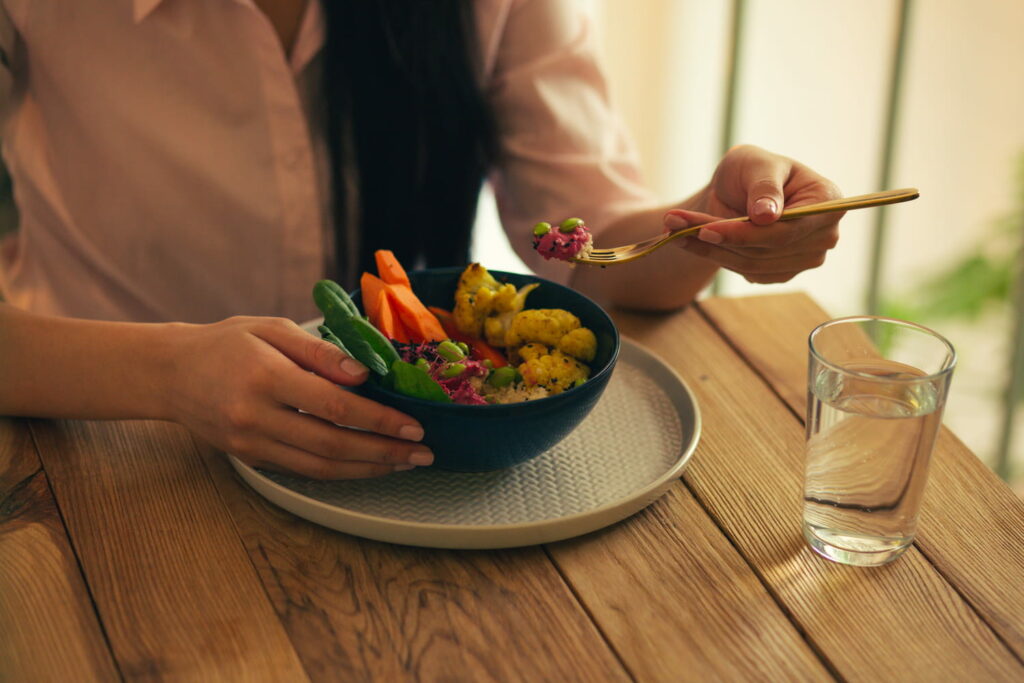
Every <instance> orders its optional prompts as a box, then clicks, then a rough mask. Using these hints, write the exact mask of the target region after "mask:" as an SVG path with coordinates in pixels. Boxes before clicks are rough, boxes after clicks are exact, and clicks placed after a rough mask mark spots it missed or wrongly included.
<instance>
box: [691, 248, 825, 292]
mask: <svg viewBox="0 0 1024 683" xmlns="http://www.w3.org/2000/svg"><path fill="white" fill-rule="evenodd" d="M679 241H680V242H683V244H682V245H681V246H682V247H683V248H684V249H685V250H686V251H689V252H690V253H692V254H695V255H697V256H700V257H702V258H706V259H709V260H711V261H714V262H715V263H717V264H718V265H720V266H721V267H723V268H726V269H728V270H732V271H734V272H736V273H739V274H740V275H743V276H744V277H745V278H746V279H747V280H749V281H750V282H758V283H764V284H767V283H773V282H785V281H787V280H790V279H791V278H793V277H794V276H795V275H797V274H798V273H800V272H802V271H804V270H809V269H812V268H817V267H819V266H821V265H822V264H823V263H824V262H825V255H826V253H827V251H828V249H830V248H831V247H832V246H834V244H835V240H834V239H832V238H826V239H824V240H818V239H814V240H806V241H805V242H806V243H798V244H797V245H796V246H794V247H790V248H787V249H784V250H771V249H759V248H753V247H751V248H746V249H736V250H732V249H727V248H723V247H719V246H715V245H712V244H708V243H706V242H701V241H700V240H697V239H694V238H692V237H685V238H683V239H682V240H679Z"/></svg>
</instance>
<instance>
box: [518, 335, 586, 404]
mask: <svg viewBox="0 0 1024 683" xmlns="http://www.w3.org/2000/svg"><path fill="white" fill-rule="evenodd" d="M519 355H520V356H521V357H522V358H523V362H522V363H520V364H519V367H518V368H517V369H518V370H519V374H521V375H522V376H523V382H524V383H525V384H526V385H527V386H531V387H532V386H540V387H544V388H545V389H547V390H548V393H549V394H560V393H562V392H563V391H565V390H566V389H571V388H572V387H574V386H576V385H577V384H579V383H581V382H585V381H587V379H588V378H589V377H590V368H588V367H587V366H586V365H584V364H583V363H581V362H579V361H578V360H576V359H575V358H573V357H571V356H567V355H565V354H564V353H562V352H561V351H559V350H558V349H553V350H548V348H547V347H546V346H544V345H543V344H539V343H537V342H531V343H528V344H525V345H524V346H523V347H522V348H521V349H519Z"/></svg>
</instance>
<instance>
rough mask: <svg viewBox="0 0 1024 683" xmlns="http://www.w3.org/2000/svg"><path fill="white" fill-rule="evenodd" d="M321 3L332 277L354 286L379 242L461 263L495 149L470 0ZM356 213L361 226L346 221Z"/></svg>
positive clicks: (422, 259)
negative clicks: (334, 271) (324, 28)
mask: <svg viewBox="0 0 1024 683" xmlns="http://www.w3.org/2000/svg"><path fill="white" fill-rule="evenodd" d="M323 7H324V10H325V15H326V25H327V37H326V41H325V45H324V71H323V73H324V82H323V92H324V97H325V101H326V116H327V124H326V132H327V142H328V146H329V148H330V152H331V160H332V164H331V166H332V169H331V170H332V173H333V181H332V187H333V192H334V197H333V200H334V219H335V238H336V239H335V243H336V245H337V246H336V250H335V254H336V263H337V268H338V273H337V274H336V275H337V276H339V277H340V278H341V279H343V280H345V281H346V282H347V284H348V285H350V286H351V285H352V284H354V279H355V278H356V277H357V276H358V273H359V272H361V271H362V270H365V269H367V268H368V267H369V266H370V265H371V264H372V262H373V252H374V251H375V250H376V249H391V250H392V251H394V252H395V255H396V256H397V257H398V259H399V260H400V261H401V262H402V263H403V264H405V265H406V267H408V268H413V267H417V266H442V265H460V264H463V263H466V262H467V261H468V258H469V244H470V232H471V229H472V225H473V219H474V216H475V214H476V204H477V197H478V195H479V192H480V186H481V182H482V181H483V178H484V175H485V174H486V172H487V169H488V167H489V166H490V165H491V164H492V163H493V162H494V160H495V158H496V156H497V134H496V129H495V123H494V118H493V115H492V113H491V110H490V108H489V106H488V103H487V102H486V100H485V98H484V93H483V92H482V89H481V77H480V62H481V57H480V51H479V49H478V46H477V39H476V28H475V24H474V17H473V11H472V0H325V1H324V3H323ZM353 221H357V224H358V226H359V229H358V230H351V229H349V230H346V227H347V225H349V224H350V223H351V222H353ZM353 234H355V235H357V238H358V239H356V240H353V239H352V238H351V235H353ZM353 252H354V253H353ZM354 255H357V256H356V257H355V258H353V256H354Z"/></svg>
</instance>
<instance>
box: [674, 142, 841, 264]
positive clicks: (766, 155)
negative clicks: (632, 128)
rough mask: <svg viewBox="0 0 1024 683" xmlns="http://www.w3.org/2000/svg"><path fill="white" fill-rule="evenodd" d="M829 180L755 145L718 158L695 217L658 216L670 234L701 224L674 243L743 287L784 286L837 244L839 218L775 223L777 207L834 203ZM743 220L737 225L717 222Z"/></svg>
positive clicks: (823, 216)
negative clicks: (737, 279)
mask: <svg viewBox="0 0 1024 683" xmlns="http://www.w3.org/2000/svg"><path fill="white" fill-rule="evenodd" d="M841 196H842V195H841V193H840V192H839V189H838V188H837V187H836V186H835V184H834V183H832V182H831V181H829V180H828V179H826V178H824V177H822V176H820V175H818V174H817V173H815V172H814V171H812V170H811V169H809V168H808V167H806V166H804V165H803V164H801V163H799V162H797V161H794V160H792V159H789V158H786V157H783V156H779V155H777V154H772V153H771V152H768V151H766V150H763V149H761V148H759V147H754V146H752V145H741V146H738V147H734V148H732V149H731V150H729V152H728V153H727V154H726V155H725V157H724V158H723V159H722V161H721V162H720V163H719V164H718V168H717V169H716V170H715V175H714V177H713V178H712V179H711V183H710V184H709V185H708V187H707V188H706V189H705V190H704V191H703V192H702V193H701V195H699V196H698V199H699V201H698V203H697V208H698V209H699V210H697V211H689V210H685V209H672V210H671V211H669V212H668V213H666V214H665V217H664V223H665V228H666V229H668V230H669V231H670V232H674V231H676V230H680V229H683V228H686V227H689V226H691V225H698V224H701V223H708V225H706V226H705V227H703V228H702V229H701V231H700V232H699V233H697V234H696V235H693V236H689V237H684V238H682V239H679V240H676V241H675V244H677V245H679V246H680V247H681V248H683V249H685V250H686V251H689V252H690V253H692V254H695V255H697V256H700V257H702V258H705V259H708V260H710V261H712V262H714V263H716V264H717V265H719V266H721V267H722V268H727V269H728V270H732V271H734V272H736V273H739V274H740V275H742V276H743V277H745V278H746V279H747V280H748V281H750V282H757V283H765V284H766V283H772V282H786V281H787V280H789V279H791V278H792V277H793V276H794V275H796V274H798V273H800V272H802V271H804V270H808V269H810V268H817V267H818V266H820V265H821V264H823V263H824V262H825V254H826V252H827V251H828V250H829V249H831V248H832V247H834V246H835V245H836V242H837V241H838V240H839V219H840V218H842V217H843V214H842V213H828V214H821V215H818V216H808V217H806V218H799V219H795V220H790V221H785V222H781V221H778V217H779V214H780V213H781V211H782V209H783V208H788V207H794V206H800V205H802V204H813V203H816V202H824V201H828V200H830V199H837V198H839V197H841ZM743 215H747V216H750V218H751V221H750V222H749V223H748V222H743V223H716V222H715V221H718V220H720V219H722V218H734V217H737V216H743Z"/></svg>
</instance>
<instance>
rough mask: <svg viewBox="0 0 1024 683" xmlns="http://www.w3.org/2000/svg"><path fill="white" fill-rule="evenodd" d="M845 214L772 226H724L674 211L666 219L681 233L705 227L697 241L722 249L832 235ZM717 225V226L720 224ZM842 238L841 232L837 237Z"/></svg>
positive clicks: (773, 245)
mask: <svg viewBox="0 0 1024 683" xmlns="http://www.w3.org/2000/svg"><path fill="white" fill-rule="evenodd" d="M840 217H841V214H822V215H819V216H808V217H807V218H798V219H796V220H791V221H779V222H777V223H772V224H770V225H754V224H753V223H751V222H748V221H744V222H742V223H733V222H730V223H724V222H721V219H720V218H716V217H714V216H709V215H708V214H703V213H699V212H697V211H686V210H683V209H673V210H672V211H669V212H668V213H667V214H666V215H665V225H666V227H669V226H670V225H671V226H673V227H674V229H681V228H682V227H685V226H683V225H682V222H685V223H686V226H690V225H701V224H704V223H707V225H704V226H703V227H702V228H701V230H700V232H699V233H697V235H696V236H697V239H699V240H701V241H702V242H707V243H709V244H717V245H719V246H722V247H727V248H728V247H741V248H742V247H771V248H779V247H786V246H789V245H792V244H795V243H797V242H800V241H802V240H804V239H806V238H807V237H809V236H810V235H813V234H814V233H817V232H822V231H824V232H830V231H831V230H832V229H833V228H835V227H836V226H837V225H838V222H839V218H840ZM716 221H717V222H716ZM836 235H837V236H838V232H837V233H836Z"/></svg>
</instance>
